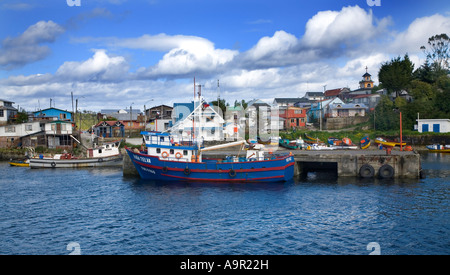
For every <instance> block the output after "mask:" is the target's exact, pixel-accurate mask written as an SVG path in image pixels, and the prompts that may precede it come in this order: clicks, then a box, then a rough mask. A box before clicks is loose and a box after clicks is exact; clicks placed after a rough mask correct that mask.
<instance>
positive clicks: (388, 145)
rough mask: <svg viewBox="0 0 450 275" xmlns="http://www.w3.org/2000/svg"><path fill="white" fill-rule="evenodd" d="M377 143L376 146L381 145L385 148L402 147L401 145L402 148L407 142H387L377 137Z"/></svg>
mask: <svg viewBox="0 0 450 275" xmlns="http://www.w3.org/2000/svg"><path fill="white" fill-rule="evenodd" d="M375 143H376V144H381V145H383V146H384V147H395V146H400V145H402V146H405V145H406V142H403V143H400V142H395V141H387V140H385V139H383V138H380V137H377V138H376V139H375Z"/></svg>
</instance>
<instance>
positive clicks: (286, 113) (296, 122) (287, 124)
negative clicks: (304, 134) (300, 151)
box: [279, 106, 307, 130]
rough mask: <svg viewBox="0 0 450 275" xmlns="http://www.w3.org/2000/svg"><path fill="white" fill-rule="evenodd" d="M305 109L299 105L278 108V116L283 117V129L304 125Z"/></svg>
mask: <svg viewBox="0 0 450 275" xmlns="http://www.w3.org/2000/svg"><path fill="white" fill-rule="evenodd" d="M306 111H307V109H305V108H299V107H291V106H289V107H281V108H280V110H279V114H280V118H281V119H283V121H284V125H283V129H285V130H288V129H298V128H300V127H305V126H306V121H307V117H306Z"/></svg>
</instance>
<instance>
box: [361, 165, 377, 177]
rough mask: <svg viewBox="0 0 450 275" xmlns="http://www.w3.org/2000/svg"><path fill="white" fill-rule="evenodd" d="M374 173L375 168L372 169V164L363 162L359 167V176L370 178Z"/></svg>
mask: <svg viewBox="0 0 450 275" xmlns="http://www.w3.org/2000/svg"><path fill="white" fill-rule="evenodd" d="M374 175H375V169H373V167H372V165H370V164H364V165H363V166H361V168H359V176H360V177H361V178H372V177H373V176H374Z"/></svg>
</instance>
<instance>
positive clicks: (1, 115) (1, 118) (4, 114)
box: [0, 99, 17, 124]
mask: <svg viewBox="0 0 450 275" xmlns="http://www.w3.org/2000/svg"><path fill="white" fill-rule="evenodd" d="M13 103H14V102H12V101H8V100H4V99H0V124H6V123H7V122H8V120H9V119H10V118H11V117H13V116H15V115H16V114H17V109H16V108H14V107H13V106H12V105H13Z"/></svg>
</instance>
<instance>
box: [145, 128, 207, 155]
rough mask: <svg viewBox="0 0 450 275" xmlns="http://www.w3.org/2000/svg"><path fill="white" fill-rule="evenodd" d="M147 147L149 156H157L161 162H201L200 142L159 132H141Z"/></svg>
mask: <svg viewBox="0 0 450 275" xmlns="http://www.w3.org/2000/svg"><path fill="white" fill-rule="evenodd" d="M141 134H142V135H143V138H144V142H145V145H146V146H147V154H149V155H151V156H157V157H159V158H160V159H161V160H170V161H182V162H201V161H202V157H201V154H199V152H198V150H199V149H200V146H199V144H202V142H201V141H198V140H194V141H192V140H188V141H185V140H182V139H180V138H178V137H177V136H172V135H170V134H168V133H159V132H141Z"/></svg>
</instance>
